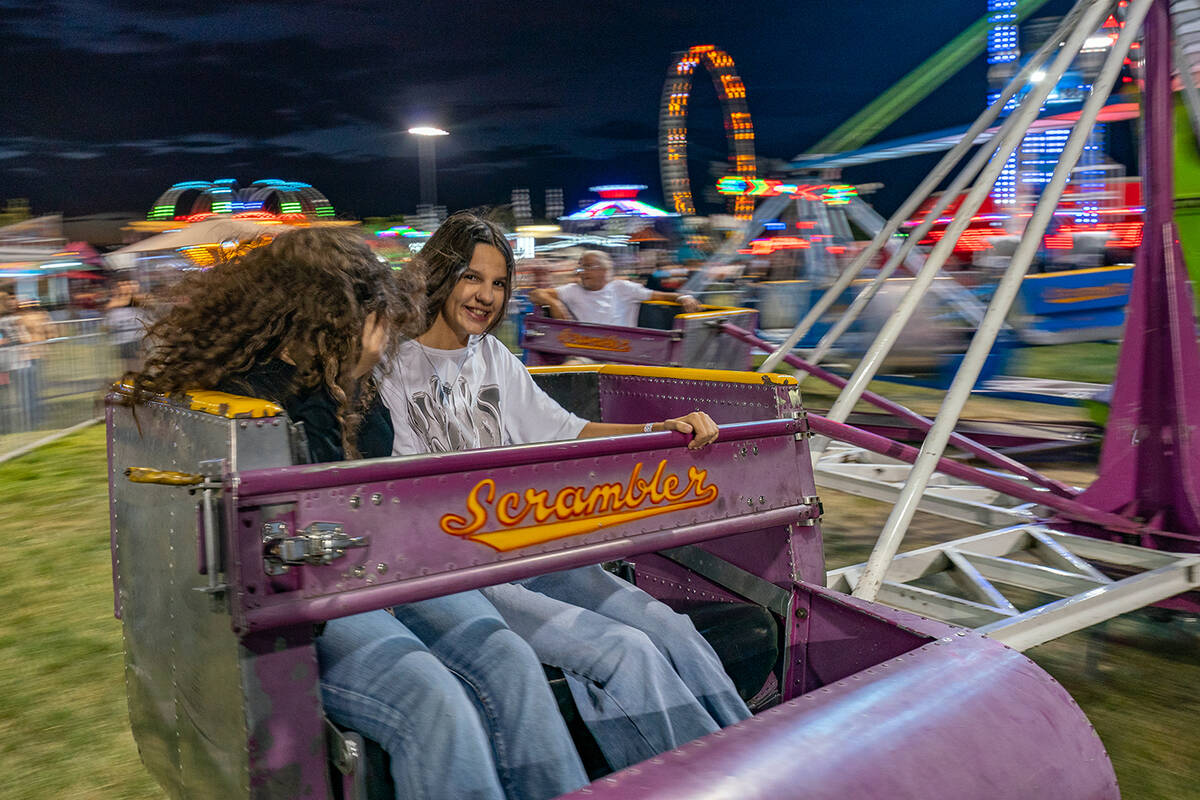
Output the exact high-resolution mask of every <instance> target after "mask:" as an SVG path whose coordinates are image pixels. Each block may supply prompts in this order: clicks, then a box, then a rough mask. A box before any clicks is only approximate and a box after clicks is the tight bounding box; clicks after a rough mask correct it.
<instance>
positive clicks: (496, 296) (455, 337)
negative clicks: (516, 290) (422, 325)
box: [420, 242, 508, 350]
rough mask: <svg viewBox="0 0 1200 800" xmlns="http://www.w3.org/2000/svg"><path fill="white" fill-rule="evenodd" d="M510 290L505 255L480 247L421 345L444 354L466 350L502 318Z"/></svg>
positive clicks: (481, 244) (472, 256) (485, 245)
mask: <svg viewBox="0 0 1200 800" xmlns="http://www.w3.org/2000/svg"><path fill="white" fill-rule="evenodd" d="M507 286H508V265H507V264H506V262H505V260H504V255H503V254H502V253H501V252H500V251H499V250H497V249H496V248H495V247H493V246H492V245H490V244H483V243H482V242H481V243H478V244H476V245H475V249H474V250H473V251H472V252H471V261H470V263H468V264H467V268H466V270H464V271H463V273H462V275H461V276H460V277H459V279H458V282H457V283H456V284H455V285H454V291H452V292H451V293H450V296H449V297H448V298H446V302H445V304H444V305H443V306H442V309H441V311H439V312H438V315H437V319H436V320H435V321H434V323H433V325H432V326H431V327H430V328H429V330H428V331H427V332H426V333H425V335H423V336H421V337H420V340H421V342H422V343H423V344H427V345H429V346H430V347H437V348H440V349H444V350H454V349H457V348H459V347H466V346H467V343H468V342H469V340H470V337H471V336H472V335H474V334H483V333H486V332H487V330H488V327H489V326H490V325H491V324H492V322H493V321H494V320H495V319H496V317H497V316H499V315H500V313H501V312H502V310H503V308H502V307H503V305H504V298H505V289H506V288H507Z"/></svg>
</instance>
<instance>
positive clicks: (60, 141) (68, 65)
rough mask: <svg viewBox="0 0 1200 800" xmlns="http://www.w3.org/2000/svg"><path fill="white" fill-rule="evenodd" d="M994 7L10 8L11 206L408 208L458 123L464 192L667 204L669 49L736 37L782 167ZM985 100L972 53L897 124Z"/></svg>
mask: <svg viewBox="0 0 1200 800" xmlns="http://www.w3.org/2000/svg"><path fill="white" fill-rule="evenodd" d="M934 10H936V12H937V13H932V12H933V11H934ZM983 11H984V3H983V2H982V0H977V1H976V2H970V3H960V2H949V0H947V2H941V3H925V4H908V3H905V4H895V3H890V2H885V0H871V1H870V2H867V1H866V0H848V1H847V2H838V3H829V2H811V1H810V2H795V1H794V0H793V1H792V2H750V3H744V4H737V5H734V4H720V5H717V4H709V3H702V2H693V3H691V4H684V3H679V2H675V0H645V2H636V3H634V2H630V3H607V4H605V3H592V4H583V3H571V4H567V3H446V2H442V1H441V0H438V1H437V2H400V3H397V2H376V1H374V0H358V1H355V0H341V1H338V0H322V2H319V3H295V2H263V1H262V0H258V1H257V2H224V1H223V0H209V2H205V3H192V2H183V1H182V0H158V1H157V2H135V1H134V0H107V1H105V0H58V2H46V3H43V2H32V1H26V0H0V74H3V75H4V76H5V78H4V81H3V82H2V83H0V197H12V196H26V197H29V198H31V200H32V201H33V204H34V207H35V208H37V209H39V210H65V211H68V212H72V213H78V212H87V211H100V210H106V209H118V208H120V209H133V210H138V209H145V208H147V207H148V206H149V205H150V203H151V202H152V201H153V199H154V198H155V197H156V196H157V195H158V193H160V192H161V191H162V190H163V189H164V188H165V187H166V186H167V185H169V184H170V183H173V182H175V181H179V180H187V179H212V178H217V177H236V178H239V179H242V180H254V179H257V178H261V177H282V178H291V179H296V180H305V181H308V182H311V183H313V184H314V185H317V186H319V187H320V188H321V189H322V190H323V191H324V192H325V194H326V195H328V196H329V197H330V199H331V200H332V201H333V203H334V205H335V207H337V208H339V209H342V210H346V211H349V212H353V213H358V214H365V213H386V212H391V211H396V210H405V209H410V208H411V207H412V205H413V204H414V203H415V201H416V193H417V192H416V189H417V187H416V183H417V181H416V175H417V171H416V147H415V144H414V142H413V141H412V137H410V136H407V135H405V134H404V133H403V131H404V130H405V129H407V128H408V127H410V126H411V125H414V124H419V123H432V124H439V125H442V126H443V127H446V128H447V129H449V130H451V131H452V135H451V136H450V137H447V138H445V139H442V140H440V141H439V142H438V144H437V153H438V163H439V194H440V196H441V198H442V200H443V201H445V202H446V203H447V204H449V205H451V206H456V205H474V204H479V203H487V202H504V201H506V200H507V198H508V192H509V189H510V188H512V187H513V186H515V185H524V186H529V187H530V188H531V189H532V190H533V192H534V197H535V198H537V197H540V193H541V189H542V188H545V187H550V186H562V187H564V188H565V189H566V192H567V203H568V206H571V207H573V206H574V204H575V201H576V200H577V199H578V198H579V197H580V196H582V194H583V192H584V190H585V189H586V187H587V186H588V185H590V184H592V183H600V182H610V181H636V182H642V183H647V184H650V185H651V191H650V192H648V194H651V195H655V196H657V195H659V191H658V168H657V156H656V147H657V120H658V102H659V96H660V93H661V91H662V80H663V77H664V75H665V72H666V68H667V65H668V64H669V62H670V58H671V53H672V52H674V51H677V50H681V49H684V48H686V47H687V46H689V45H691V44H697V43H706V42H712V43H715V44H718V45H719V46H722V47H724V48H725V49H726V50H728V51H729V52H730V53H731V55H733V57H734V59H735V60H736V61H737V63H738V70H739V72H740V74H741V76H742V78H743V80H744V81H745V83H746V86H747V90H748V100H749V104H750V109H751V113H752V115H753V118H754V121H755V126H756V129H757V133H758V150H759V153H760V154H761V155H764V156H771V157H775V158H787V157H789V156H792V155H795V154H796V153H798V152H800V151H802V150H803V149H804V148H805V147H806V146H807V145H809V144H811V143H812V142H814V141H815V140H816V139H818V138H819V137H820V136H821V135H823V134H824V133H826V132H827V131H828V130H830V129H831V128H832V127H833V126H834V125H836V124H837V123H838V122H840V121H841V120H843V119H845V118H846V117H848V116H850V114H852V113H853V112H854V111H856V110H857V109H858V108H859V107H861V106H862V104H863V103H865V102H867V101H868V100H870V99H871V98H873V97H874V96H876V95H877V94H878V93H879V92H881V91H882V90H883V89H885V88H887V87H888V86H889V85H890V84H891V83H892V82H893V81H895V80H896V79H897V78H898V77H899V76H900V75H902V74H903V73H904V72H906V71H907V70H909V69H911V68H912V67H914V66H915V65H917V64H919V63H920V62H921V61H922V60H923V59H924V58H925V57H927V56H928V55H929V54H931V53H932V52H933V51H934V50H936V49H937V47H938V46H940V45H941V44H943V43H945V42H946V41H948V40H949V39H950V38H951V37H952V36H953V35H954V34H956V33H957V32H958V31H960V30H961V29H962V28H964V27H965V26H966V25H968V24H969V23H970V22H971V21H973V20H974V19H975V18H977V17H978V16H979V15H981V14H982V13H983ZM921 14H924V15H925V16H924V17H922V16H921ZM705 84H706V81H705V80H703V79H702V78H698V80H697V86H696V89H695V94H694V96H693V104H692V115H693V117H692V128H693V143H692V146H691V148H690V152H691V154H692V155H693V156H694V157H696V158H697V159H698V161H699V165H698V166H697V167H696V170H697V172H696V175H697V176H703V174H704V172H705V164H704V163H703V162H704V161H705V160H706V159H713V158H715V159H720V158H722V157H723V155H724V145H723V141H722V136H723V132H722V128H721V124H720V119H719V110H718V108H717V105H716V100H715V95H714V94H713V92H712V88H711V86H706V85H705ZM983 92H984V86H983V65H982V63H979V64H977V65H975V66H974V67H973V68H972V70H971V71H969V72H968V73H965V74H964V76H963V77H962V78H960V79H957V81H955V82H952V83H951V84H949V85H948V86H947V88H946V89H944V90H943V92H942V96H941V98H940V99H939V100H933V101H928V102H927V103H926V104H923V105H922V107H921V112H920V116H919V118H917V119H915V120H908V121H906V123H905V124H907V125H909V126H910V128H911V130H912V131H923V130H933V129H937V128H942V127H946V126H948V125H953V124H955V123H960V122H966V121H968V120H969V118H970V117H971V116H973V115H974V112H975V111H976V110H977V109H978V108H979V107H980V106H981V104H982V97H983ZM538 205H539V203H537V202H536V200H535V207H536V206H538Z"/></svg>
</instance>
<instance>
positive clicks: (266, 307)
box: [126, 228, 425, 458]
mask: <svg viewBox="0 0 1200 800" xmlns="http://www.w3.org/2000/svg"><path fill="white" fill-rule="evenodd" d="M253 244H257V243H252V245H253ZM423 288H424V287H423V286H422V284H421V283H420V279H419V276H418V275H417V273H416V272H415V271H414V270H404V271H403V272H394V271H393V270H392V268H391V266H390V265H388V264H387V263H385V262H383V261H381V260H380V259H379V257H377V256H376V255H375V253H373V252H372V251H371V249H370V248H369V247H368V246H367V245H366V244H365V243H364V242H363V241H362V239H361V238H359V237H358V236H357V235H355V234H353V233H350V232H348V231H344V230H337V229H331V228H303V229H299V230H295V231H289V232H287V233H284V234H282V235H280V236H278V237H276V238H275V239H274V240H273V241H271V242H270V243H269V244H262V245H261V246H251V247H250V248H249V249H248V250H245V251H244V252H242V253H241V254H240V255H238V256H236V257H234V258H233V259H231V260H228V261H225V262H223V263H220V264H218V265H216V266H214V267H212V268H210V269H208V270H205V271H203V272H197V273H192V274H190V275H189V276H187V277H185V278H184V279H183V280H181V281H180V283H179V284H178V285H177V286H176V287H175V291H174V292H173V295H174V297H173V299H174V300H175V304H174V305H173V307H172V308H171V309H170V310H169V311H168V312H167V313H166V314H165V315H164V316H163V317H162V318H161V319H159V320H158V321H157V322H155V323H154V324H153V325H152V326H151V327H150V329H149V330H148V332H147V340H148V343H149V353H148V355H147V357H146V362H145V366H144V368H143V369H142V371H141V372H139V373H135V374H131V375H128V376H126V381H127V382H128V383H130V384H132V387H133V392H132V395H133V401H134V402H135V403H136V402H141V401H144V400H145V399H146V398H147V396H149V395H151V394H165V395H180V394H182V393H185V392H187V391H188V390H193V389H212V388H215V387H217V386H219V385H221V384H223V383H225V384H228V383H229V382H230V381H233V382H237V380H238V378H239V376H243V375H246V374H247V373H249V372H250V371H251V370H252V369H254V368H255V367H256V366H259V365H261V364H263V363H265V362H266V361H269V360H270V359H273V358H278V357H279V356H280V355H281V354H283V353H286V354H287V356H288V358H289V359H290V360H291V361H292V362H294V363H295V365H296V372H295V377H294V378H293V380H292V385H291V386H290V387H288V396H291V395H292V394H295V393H299V392H303V391H306V390H312V389H316V388H318V387H322V388H324V389H325V390H326V391H328V392H329V394H330V396H331V397H332V398H333V400H334V402H335V403H336V405H337V419H338V423H339V425H340V427H341V434H342V447H343V450H344V451H345V453H346V456H347V457H348V458H354V457H357V455H358V450H357V447H355V445H354V439H355V436H354V434H355V433H356V431H357V430H358V425H359V423H360V422H361V420H362V412H363V411H365V409H366V408H367V405H368V403H369V402H370V401H371V399H372V398H373V396H374V395H373V393H374V384H373V383H372V381H371V378H370V375H363V376H359V377H357V378H356V377H353V376H352V374H351V373H352V371H353V368H354V366H355V365H356V364H357V363H358V360H359V358H360V356H361V355H362V353H361V350H362V331H363V325H364V323H365V322H366V319H367V315H368V314H370V313H372V312H375V314H376V316H377V318H379V319H381V320H383V321H384V323H385V324H387V325H388V326H389V328H390V331H389V333H390V335H389V337H388V347H387V352H388V354H391V353H394V350H395V347H396V346H397V345H398V344H399V342H400V340H401V338H402V337H403V336H406V335H407V336H411V335H415V334H416V333H417V332H419V331H422V330H424V329H425V324H424V314H423V310H422V308H421V306H420V302H419V298H420V296H421V295H422V294H423ZM270 399H273V400H282V399H284V398H270Z"/></svg>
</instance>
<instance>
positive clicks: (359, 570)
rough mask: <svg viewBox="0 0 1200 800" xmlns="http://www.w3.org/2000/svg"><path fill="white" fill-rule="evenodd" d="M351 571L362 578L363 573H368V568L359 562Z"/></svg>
mask: <svg viewBox="0 0 1200 800" xmlns="http://www.w3.org/2000/svg"><path fill="white" fill-rule="evenodd" d="M350 572H351V574H352V575H354V577H356V578H361V577H362V576H363V575H365V574H366V573H367V570H366V569H365V568H364V567H363V565H362V564H359V565H358V566H357V567H355V568H354V569H352V570H351V571H350Z"/></svg>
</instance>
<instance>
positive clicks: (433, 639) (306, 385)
mask: <svg viewBox="0 0 1200 800" xmlns="http://www.w3.org/2000/svg"><path fill="white" fill-rule="evenodd" d="M176 295H177V302H176V304H175V305H174V307H173V308H172V309H171V310H170V311H169V312H168V313H167V314H166V315H165V316H164V317H163V318H162V319H161V320H159V321H158V322H157V323H155V324H154V325H153V326H152V327H151V328H150V331H149V334H148V337H149V342H150V346H151V350H150V352H149V355H148V357H147V360H146V364H145V367H144V369H143V370H142V371H141V372H140V373H137V374H134V375H132V376H130V380H131V382H132V385H133V387H134V390H133V391H134V398H135V400H136V399H144V398H145V397H147V395H148V394H150V393H160V394H168V395H178V394H182V393H185V392H187V391H188V390H190V389H196V388H215V389H219V390H223V391H229V392H236V393H241V394H249V395H253V396H256V397H261V398H265V399H270V400H274V401H277V402H279V403H280V404H281V405H282V406H283V407H284V409H285V410H286V411H287V413H288V415H289V417H290V418H291V419H292V420H293V421H294V422H299V423H303V425H304V426H305V431H306V434H307V439H308V446H309V451H310V455H311V457H312V460H314V461H337V460H341V459H343V458H355V457H359V456H363V457H378V456H386V455H389V454H390V453H391V450H392V440H393V429H392V424H391V421H390V418H389V416H388V412H387V409H385V408H384V406H383V404H382V403H381V402H380V396H379V393H378V391H377V390H376V385H375V381H374V378H373V377H372V368H373V367H374V365H375V363H376V362H377V361H378V360H379V358H380V355H381V354H385V353H394V352H395V351H396V350H397V348H398V346H399V343H400V341H401V340H402V339H403V337H404V336H405V335H406V334H408V333H410V332H412V331H419V330H422V329H423V328H424V326H423V324H422V323H423V313H422V311H423V310H422V309H421V308H420V307H419V305H418V303H419V298H421V297H422V296H423V287H422V286H421V285H420V281H419V280H416V279H415V278H414V274H413V273H412V272H411V271H408V270H405V271H404V272H402V273H394V272H393V271H392V270H391V268H390V267H389V266H388V265H387V264H386V263H382V262H381V261H380V260H379V259H378V258H377V257H376V256H375V255H374V253H372V252H371V250H370V248H368V247H367V246H366V245H365V244H364V243H363V242H362V241H361V240H360V239H359V238H358V237H356V236H354V235H353V234H350V233H347V232H342V231H335V230H330V229H303V230H297V231H292V232H288V233H285V234H283V235H281V236H279V237H277V238H276V239H274V240H273V241H272V242H270V244H267V245H264V246H260V247H255V248H253V249H250V250H249V251H248V252H245V253H244V254H242V255H241V256H239V257H238V258H236V259H235V260H233V261H230V262H228V263H224V264H220V265H218V266H216V267H213V268H212V269H209V270H207V271H204V272H201V273H195V274H193V275H191V276H189V277H187V278H185V279H184V280H183V282H182V283H181V284H180V286H179V288H178V291H177V293H176ZM407 608H415V609H416V611H414V612H413V613H414V614H419V616H420V617H421V618H422V619H423V620H426V621H428V620H436V623H437V625H436V630H433V629H431V628H429V627H428V626H426V627H425V628H424V629H423V630H421V631H415V630H413V629H412V628H410V627H408V626H406V625H405V624H404V623H403V622H401V621H400V620H399V619H397V618H396V617H394V616H392V615H391V614H388V613H387V612H386V611H383V610H379V611H373V612H369V613H366V614H358V615H355V616H351V617H344V618H340V619H334V620H330V621H329V622H328V624H327V625H326V626H325V629H324V631H323V633H322V634H321V635H320V636H318V637H317V639H316V649H317V658H318V662H319V665H320V673H321V675H320V681H321V699H322V703H323V705H324V708H325V713H326V714H327V715H328V716H329V717H330V718H331V719H332V720H333V721H334V722H337V723H338V724H340V725H343V726H345V727H348V728H352V729H354V730H357V731H359V732H361V733H363V734H364V735H366V736H368V737H369V738H371V739H374V740H376V741H378V742H379V743H380V744H381V745H382V746H383V748H384V749H385V750H386V751H387V753H388V754H389V755H390V757H391V772H392V777H393V780H394V784H395V794H396V797H397V798H447V799H448V800H449V798H454V799H455V800H457V799H458V798H483V799H487V800H499V798H503V797H505V796H506V795H507V796H511V797H522V798H532V799H533V800H538V799H539V798H548V797H553V796H555V795H558V794H562V793H565V792H568V791H571V790H573V789H576V788H578V787H580V786H582V785H583V784H585V783H586V782H587V778H586V776H585V774H584V772H583V767H582V765H581V764H580V761H579V757H578V755H576V753H575V751H574V748H573V746H572V744H571V740H570V737H569V735H568V733H567V730H566V726H565V724H564V723H563V722H562V719H561V717H560V716H559V714H558V710H557V706H556V705H555V702H554V699H553V696H552V694H551V693H550V690H549V687H548V686H546V684H545V680H544V674H543V671H542V667H541V665H540V663H539V662H538V660H537V658H536V656H535V655H534V654H533V651H532V650H531V649H530V647H529V646H528V645H527V644H526V643H525V642H524V641H523V640H522V639H520V638H519V637H518V636H517V635H516V634H515V633H513V632H512V631H511V630H509V629H508V627H507V626H506V625H505V624H504V622H503V620H502V619H501V618H500V617H499V615H498V614H497V613H496V612H495V610H494V609H492V608H491V606H490V604H488V602H487V601H486V600H485V599H484V598H483V596H482V595H481V594H480V593H479V592H465V593H463V594H459V595H453V596H450V597H440V598H434V599H432V600H426V601H422V602H420V603H413V604H411V605H410V606H401V607H400V609H401V610H403V609H407ZM431 631H432V632H431ZM439 659H440V660H439Z"/></svg>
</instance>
